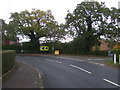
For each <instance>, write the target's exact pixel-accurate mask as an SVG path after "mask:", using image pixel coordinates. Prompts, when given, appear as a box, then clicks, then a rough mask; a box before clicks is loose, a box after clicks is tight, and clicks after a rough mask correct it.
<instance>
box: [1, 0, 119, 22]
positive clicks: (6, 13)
mask: <svg viewBox="0 0 120 90" xmlns="http://www.w3.org/2000/svg"><path fill="white" fill-rule="evenodd" d="M82 1H83V0H1V1H0V3H1V4H0V12H1V14H0V18H1V19H4V20H6V22H7V23H8V21H9V17H10V13H14V12H20V11H22V10H25V9H27V10H31V9H32V8H36V9H40V10H44V11H46V10H47V9H49V10H52V14H53V16H54V17H55V19H56V21H58V22H59V23H64V22H65V17H66V14H67V11H68V10H70V12H72V11H73V10H74V9H75V8H76V6H77V4H79V3H81V2H82ZM97 1H98V2H101V1H105V3H106V6H107V7H109V8H110V7H116V8H118V2H119V1H120V0H97Z"/></svg>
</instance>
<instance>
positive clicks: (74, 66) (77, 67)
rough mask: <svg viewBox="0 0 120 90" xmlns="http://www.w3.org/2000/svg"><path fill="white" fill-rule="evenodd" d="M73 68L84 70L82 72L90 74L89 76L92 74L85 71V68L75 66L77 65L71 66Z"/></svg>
mask: <svg viewBox="0 0 120 90" xmlns="http://www.w3.org/2000/svg"><path fill="white" fill-rule="evenodd" d="M70 66H71V67H74V68H77V69H79V70H82V71H84V72H86V73H88V74H92V73H91V72H89V71H87V70H85V69H83V68H80V67H78V66H75V65H72V64H71V65H70Z"/></svg>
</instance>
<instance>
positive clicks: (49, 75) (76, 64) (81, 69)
mask: <svg viewBox="0 0 120 90" xmlns="http://www.w3.org/2000/svg"><path fill="white" fill-rule="evenodd" d="M86 59H89V58H86ZM16 60H18V61H21V62H24V63H28V64H31V65H33V66H34V67H35V68H37V69H38V70H39V71H40V72H42V77H43V85H44V88H118V87H120V85H119V84H118V69H116V68H113V67H109V66H103V65H99V64H94V63H90V62H86V61H85V62H84V60H78V59H77V60H71V59H70V58H63V57H62V58H58V57H57V56H17V57H16Z"/></svg>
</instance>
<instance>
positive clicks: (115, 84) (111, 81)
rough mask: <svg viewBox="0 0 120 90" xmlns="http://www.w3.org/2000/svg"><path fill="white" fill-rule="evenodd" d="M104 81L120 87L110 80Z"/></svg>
mask: <svg viewBox="0 0 120 90" xmlns="http://www.w3.org/2000/svg"><path fill="white" fill-rule="evenodd" d="M103 80H104V81H106V82H108V83H111V84H113V85H115V86H117V87H120V85H119V84H116V83H114V82H112V81H110V80H108V79H103Z"/></svg>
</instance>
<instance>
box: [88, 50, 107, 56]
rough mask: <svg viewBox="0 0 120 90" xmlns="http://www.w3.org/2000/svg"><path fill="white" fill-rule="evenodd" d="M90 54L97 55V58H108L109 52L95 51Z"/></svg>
mask: <svg viewBox="0 0 120 90" xmlns="http://www.w3.org/2000/svg"><path fill="white" fill-rule="evenodd" d="M89 54H91V55H95V56H108V51H93V52H91V53H89Z"/></svg>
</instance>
